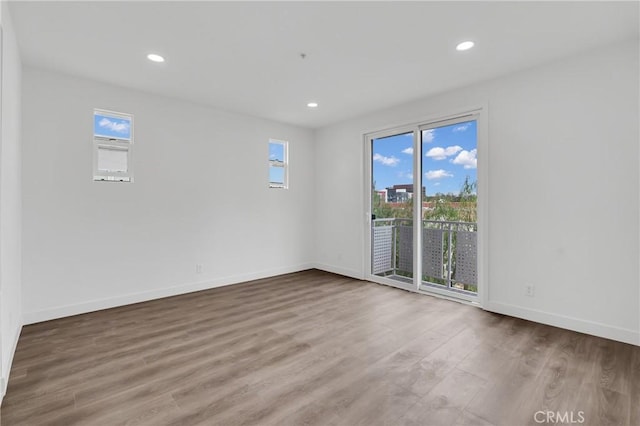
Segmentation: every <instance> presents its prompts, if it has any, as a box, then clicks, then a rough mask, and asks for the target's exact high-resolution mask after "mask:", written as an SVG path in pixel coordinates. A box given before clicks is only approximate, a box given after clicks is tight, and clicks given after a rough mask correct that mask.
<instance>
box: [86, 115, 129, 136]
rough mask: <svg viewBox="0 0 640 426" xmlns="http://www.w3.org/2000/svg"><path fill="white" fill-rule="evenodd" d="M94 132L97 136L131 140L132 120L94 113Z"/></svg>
mask: <svg viewBox="0 0 640 426" xmlns="http://www.w3.org/2000/svg"><path fill="white" fill-rule="evenodd" d="M93 133H94V135H96V136H104V137H107V138H116V139H127V140H131V120H130V119H128V118H119V117H111V116H108V115H101V114H94V116H93Z"/></svg>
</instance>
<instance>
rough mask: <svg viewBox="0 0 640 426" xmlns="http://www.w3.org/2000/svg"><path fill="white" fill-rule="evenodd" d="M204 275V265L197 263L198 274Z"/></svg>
mask: <svg viewBox="0 0 640 426" xmlns="http://www.w3.org/2000/svg"><path fill="white" fill-rule="evenodd" d="M201 273H202V265H201V264H199V263H196V274H201Z"/></svg>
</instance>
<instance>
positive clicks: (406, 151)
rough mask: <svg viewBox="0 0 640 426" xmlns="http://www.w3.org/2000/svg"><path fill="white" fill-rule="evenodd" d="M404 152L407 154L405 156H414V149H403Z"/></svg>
mask: <svg viewBox="0 0 640 426" xmlns="http://www.w3.org/2000/svg"><path fill="white" fill-rule="evenodd" d="M402 152H403V153H405V154H409V155H411V154H413V147H409V148H407V149H403V150H402Z"/></svg>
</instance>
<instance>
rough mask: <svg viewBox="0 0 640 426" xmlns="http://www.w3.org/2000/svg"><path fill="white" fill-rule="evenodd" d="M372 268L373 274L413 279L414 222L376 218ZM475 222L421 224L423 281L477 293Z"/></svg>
mask: <svg viewBox="0 0 640 426" xmlns="http://www.w3.org/2000/svg"><path fill="white" fill-rule="evenodd" d="M372 225H373V226H372V229H371V242H372V244H371V246H372V250H371V265H372V271H373V274H374V275H379V276H389V277H391V278H399V279H405V280H406V279H407V278H412V277H413V261H414V260H413V235H414V232H413V219H401V218H385V219H374V220H373V221H372ZM477 230H478V226H477V223H475V222H454V221H438V220H423V221H422V241H423V243H422V282H423V283H424V284H426V285H434V286H443V287H447V288H450V289H453V290H460V291H466V292H472V293H476V292H477V275H478V274H477Z"/></svg>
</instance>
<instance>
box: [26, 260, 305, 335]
mask: <svg viewBox="0 0 640 426" xmlns="http://www.w3.org/2000/svg"><path fill="white" fill-rule="evenodd" d="M314 267H315V266H314V264H312V263H306V264H300V265H295V266H288V267H281V268H275V269H268V270H263V271H258V272H250V273H246V274H240V275H233V276H228V277H222V278H216V279H214V280H208V281H199V282H194V283H188V284H180V285H176V286H172V287H165V288H161V289H156V290H150V291H144V292H140V293H132V294H127V295H124V296H117V297H111V298H108V299H100V300H92V301H88V302H83V303H78V304H74V305H65V306H58V307H55V308H50V309H45V310H41V311H34V312H25V313H24V318H23V319H24V323H25V324H34V323H37V322H43V321H49V320H52V319H56V318H63V317H69V316H73V315H79V314H86V313H87V312H94V311H100V310H103V309H109V308H115V307H118V306H124V305H130V304H132V303H140V302H146V301H149V300H154V299H161V298H163V297H170V296H177V295H180V294H186V293H192V292H194V291H201V290H209V289H212V288H216V287H222V286H227V285H233V284H239V283H243V282H246V281H253V280H258V279H261V278H269V277H274V276H276V275H282V274H289V273H292V272H299V271H304V270H306V269H312V268H314Z"/></svg>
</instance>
